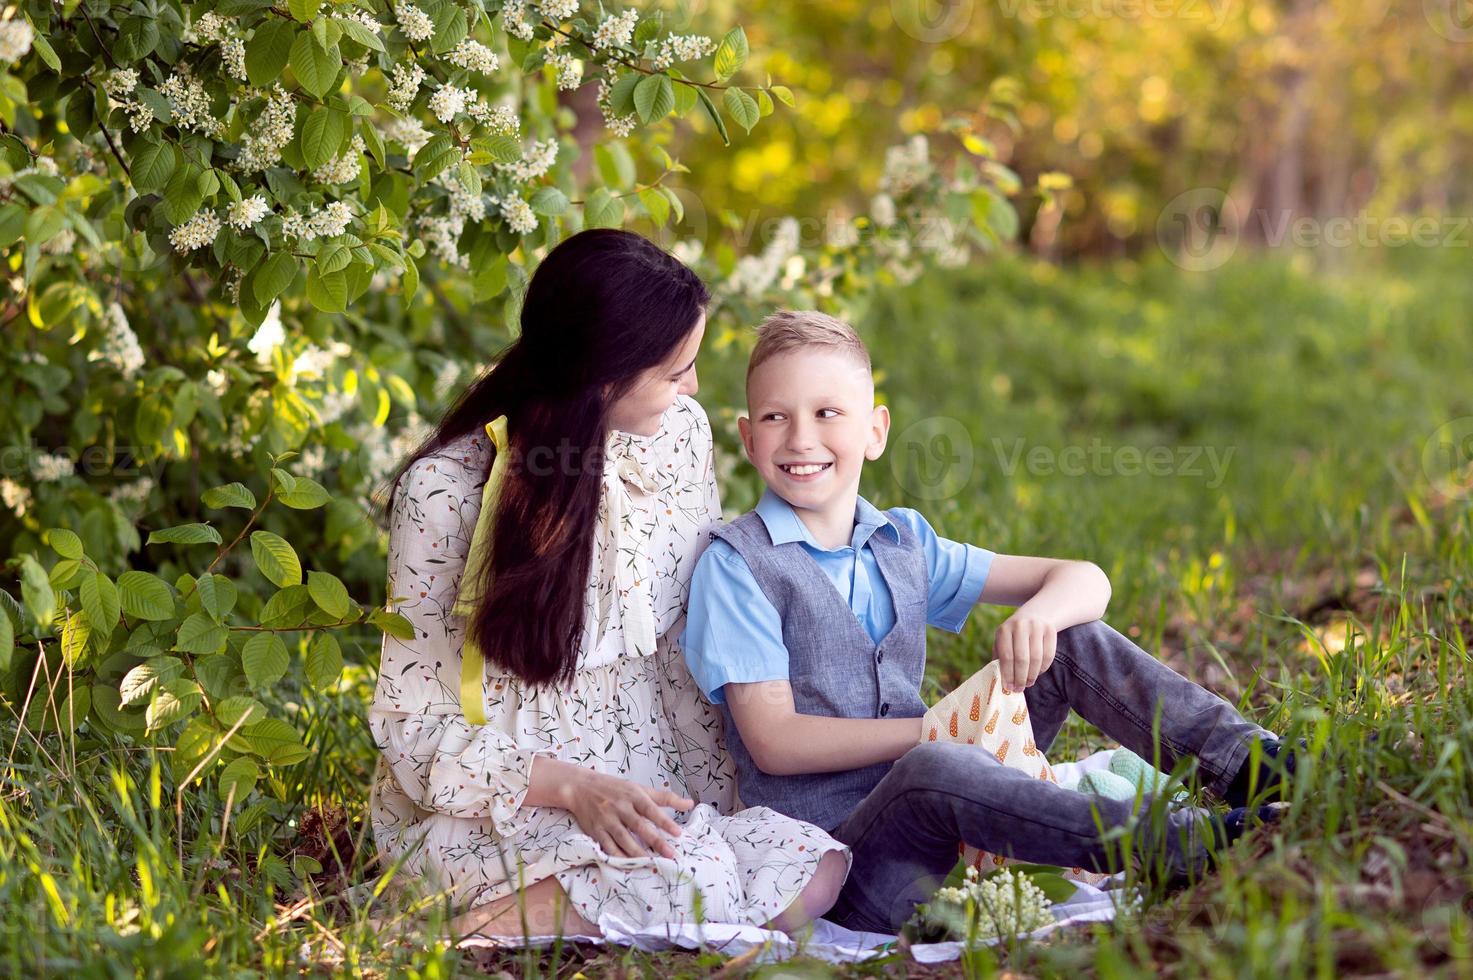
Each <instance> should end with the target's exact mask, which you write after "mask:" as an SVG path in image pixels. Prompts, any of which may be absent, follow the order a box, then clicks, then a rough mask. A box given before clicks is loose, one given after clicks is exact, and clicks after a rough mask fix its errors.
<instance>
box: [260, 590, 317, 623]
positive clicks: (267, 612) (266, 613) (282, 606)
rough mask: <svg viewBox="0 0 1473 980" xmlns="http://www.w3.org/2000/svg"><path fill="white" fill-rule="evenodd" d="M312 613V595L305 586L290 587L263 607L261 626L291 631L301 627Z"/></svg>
mask: <svg viewBox="0 0 1473 980" xmlns="http://www.w3.org/2000/svg"><path fill="white" fill-rule="evenodd" d="M311 611H312V595H311V593H309V592H308V591H307V587H306V586H305V585H289V586H287V587H286V588H284V589H282V590H280V591H279V592H277V593H276V594H275V595H273V596H272V597H271V598H270V599H267V600H266V605H264V606H262V607H261V625H262V626H269V627H272V628H273V629H290V628H294V627H296V626H299V625H301V623H302V621H303V620H305V619H306V618H307V614H308V613H310V612H311Z"/></svg>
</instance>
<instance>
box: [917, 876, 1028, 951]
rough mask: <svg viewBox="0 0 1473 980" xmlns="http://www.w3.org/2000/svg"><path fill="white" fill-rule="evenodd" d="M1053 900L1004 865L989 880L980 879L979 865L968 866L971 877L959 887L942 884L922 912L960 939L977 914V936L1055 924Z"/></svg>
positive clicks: (1002, 934) (1009, 933) (1025, 931)
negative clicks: (945, 886) (943, 885)
mask: <svg viewBox="0 0 1473 980" xmlns="http://www.w3.org/2000/svg"><path fill="white" fill-rule="evenodd" d="M1052 904H1053V903H1052V902H1050V901H1049V899H1048V896H1047V895H1045V894H1044V893H1043V889H1041V888H1039V887H1038V886H1037V885H1036V884H1034V883H1033V881H1032V880H1031V879H1030V878H1029V877H1028V876H1027V875H1021V874H1016V875H1015V874H1014V873H1013V871H1012V869H1010V868H1003V869H1002V870H1001V871H998V872H996V873H994V874H992V875H989V876H988V877H987V878H986V879H985V880H982V881H978V879H977V874H976V869H975V868H968V869H967V878H966V881H964V882H963V883H962V884H961V885H959V886H957V887H955V888H939V889H937V891H936V894H935V895H934V896H933V897H932V899H931V901H930V902H929V903H927V904H926V905H923V906H921V908H922V910H923V911H922V915H923V916H924V917H925V918H926V919H929V920H932V921H934V922H936V923H938V924H941V925H945V926H947V927H948V928H950V929H951V930H952V932H953V934H954V935H955V936H956V938H958V939H964V938H966V936H967V935H968V934H969V933H970V932H971V929H970V928H969V926H970V922H969V921H968V920H969V919H970V917H971V915H972V914H975V915H976V923H977V927H976V933H975V934H976V936H977V937H978V938H979V939H991V938H993V937H996V936H1016V935H1023V934H1025V933H1030V932H1033V931H1034V930H1036V929H1042V928H1043V927H1044V926H1047V925H1052V924H1053V922H1054V916H1053V913H1052V912H1051V911H1049V908H1050V906H1051V905H1052Z"/></svg>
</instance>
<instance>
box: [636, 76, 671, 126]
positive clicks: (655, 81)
mask: <svg viewBox="0 0 1473 980" xmlns="http://www.w3.org/2000/svg"><path fill="white" fill-rule="evenodd" d="M634 108H635V109H636V110H637V111H638V112H639V118H640V120H641V121H643V122H647V123H649V122H655V121H656V120H659V119H663V118H665V116H666V115H668V114H669V112H670V110H671V109H674V108H675V86H674V84H673V83H672V82H671V81H670V76H669V75H666V74H663V73H662V74H659V75H646V76H645V77H644V78H643V79H642V80H641V81H640V83H639V84H638V85H636V86H634Z"/></svg>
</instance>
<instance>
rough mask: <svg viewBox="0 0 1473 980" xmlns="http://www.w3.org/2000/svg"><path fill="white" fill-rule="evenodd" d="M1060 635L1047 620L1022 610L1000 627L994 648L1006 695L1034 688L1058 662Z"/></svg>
mask: <svg viewBox="0 0 1473 980" xmlns="http://www.w3.org/2000/svg"><path fill="white" fill-rule="evenodd" d="M1058 638H1059V632H1058V630H1057V629H1055V628H1054V625H1053V624H1052V623H1050V622H1048V621H1047V620H1045V619H1043V618H1041V617H1039V616H1036V615H1034V614H1032V613H1025V612H1023V611H1022V610H1019V611H1018V612H1016V613H1014V614H1013V615H1011V616H1009V617H1008V618H1007V620H1006V621H1005V622H1004V623H1003V624H1002V625H1001V626H999V627H998V628H997V642H996V645H995V646H994V647H993V649H994V651H995V656H996V659H997V662H998V666H999V671H998V673H999V674H1000V675H1001V677H1002V685H1003V691H1004V693H1007V694H1011V693H1012V692H1014V691H1021V690H1023V689H1024V688H1028V687H1032V686H1033V682H1034V681H1036V680H1038V675H1040V674H1042V673H1043V672H1044V671H1046V670H1048V669H1049V666H1050V665H1051V664H1052V663H1053V662H1054V649H1055V647H1056V645H1057V642H1058Z"/></svg>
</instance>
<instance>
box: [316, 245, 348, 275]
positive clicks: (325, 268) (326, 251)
mask: <svg viewBox="0 0 1473 980" xmlns="http://www.w3.org/2000/svg"><path fill="white" fill-rule="evenodd" d="M352 261H353V250H352V249H350V248H349V247H348V246H346V245H344V244H342V243H341V242H329V243H328V244H326V245H324V246H322V251H320V252H318V253H317V271H318V272H320V273H322V274H323V275H327V274H328V273H330V272H339V271H341V270H343V269H346V268H347V267H348V265H349V264H350V263H351V262H352Z"/></svg>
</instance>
